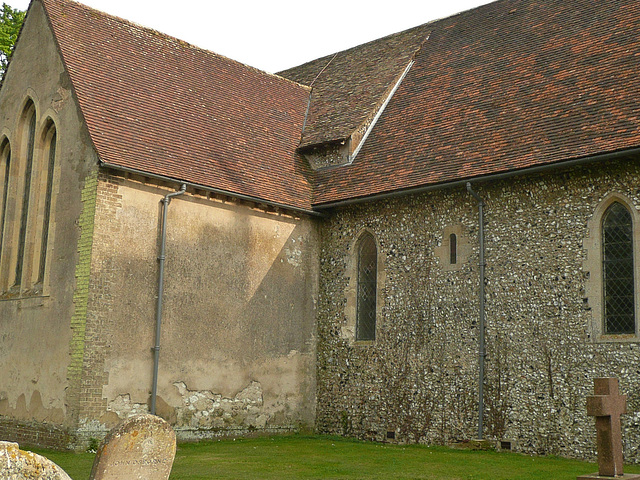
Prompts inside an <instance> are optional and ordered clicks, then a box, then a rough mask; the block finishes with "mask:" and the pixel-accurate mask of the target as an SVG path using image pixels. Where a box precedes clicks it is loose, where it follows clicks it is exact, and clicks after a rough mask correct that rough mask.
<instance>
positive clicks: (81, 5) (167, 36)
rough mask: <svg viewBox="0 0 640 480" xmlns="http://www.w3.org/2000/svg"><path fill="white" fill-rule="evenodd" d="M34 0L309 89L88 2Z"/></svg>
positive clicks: (75, 0)
mask: <svg viewBox="0 0 640 480" xmlns="http://www.w3.org/2000/svg"><path fill="white" fill-rule="evenodd" d="M34 1H40V2H42V4H43V6H44V7H45V10H47V4H48V3H52V2H55V3H58V4H61V5H63V4H65V3H67V4H75V5H76V6H77V7H79V8H81V9H83V10H86V11H90V12H95V13H97V14H99V15H101V16H102V17H105V18H111V19H113V20H116V21H118V22H120V23H123V24H126V25H129V26H131V27H134V28H139V29H141V30H144V31H146V32H148V33H150V34H152V35H155V36H158V37H160V38H164V39H166V40H168V41H171V42H173V43H176V44H178V45H180V46H181V47H183V48H185V49H193V50H197V51H200V52H202V53H206V54H209V55H213V56H216V57H218V58H220V59H224V60H227V61H230V62H232V63H235V64H237V65H241V66H242V67H244V68H246V69H248V70H253V71H254V72H256V73H259V74H263V75H266V76H270V77H276V78H277V79H278V80H284V81H287V82H289V83H293V84H296V85H298V86H300V87H302V88H304V89H305V90H308V88H309V87H308V86H307V85H303V84H301V83H298V82H295V81H293V80H289V79H288V78H285V77H282V76H280V75H278V74H276V73H271V72H267V71H265V70H261V69H259V68H256V67H253V66H251V65H248V64H246V63H243V62H240V61H238V60H235V59H233V58H230V57H227V56H226V55H222V54H221V53H218V52H214V51H213V50H209V49H208V48H204V47H200V46H198V45H195V44H193V43H190V42H187V41H186V40H182V39H181V38H178V37H176V36H173V35H170V34H168V33H164V32H161V31H160V30H156V29H155V28H152V27H148V26H145V25H143V24H141V23H138V22H134V21H131V20H127V19H126V18H123V17H120V16H118V15H114V14H111V13H107V12H105V11H102V10H98V9H97V8H93V7H90V6H89V5H86V4H84V3H82V2H79V1H77V0H34Z"/></svg>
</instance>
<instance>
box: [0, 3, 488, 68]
mask: <svg viewBox="0 0 640 480" xmlns="http://www.w3.org/2000/svg"><path fill="white" fill-rule="evenodd" d="M2 1H4V2H5V3H8V4H9V5H11V7H13V8H17V9H19V10H26V9H27V7H28V6H29V0H2ZM490 1H492V0H422V1H420V0H320V1H316V2H309V1H303V0H275V1H274V0H271V1H268V0H262V1H260V0H222V1H220V0H179V1H171V2H169V1H166V0H83V1H82V2H81V3H84V4H86V5H89V6H91V7H93V8H95V9H98V10H101V11H103V12H107V13H110V14H112V15H117V16H119V17H122V18H125V19H127V20H130V21H133V22H136V23H139V24H141V25H144V26H146V27H151V28H154V29H155V30H158V31H160V32H163V33H166V34H169V35H173V36H175V37H178V38H180V39H182V40H185V41H187V42H189V43H192V44H194V45H197V46H199V47H202V48H206V49H208V50H212V51H214V52H216V53H219V54H222V55H225V56H227V57H230V58H232V59H234V60H238V61H240V62H243V63H246V64H248V65H251V66H253V67H256V68H259V69H262V70H266V71H268V72H277V71H280V70H284V69H286V68H288V67H293V66H296V65H299V64H301V63H304V62H307V61H309V60H314V59H316V58H319V57H322V56H324V55H328V54H330V53H334V52H338V51H340V50H344V49H346V48H350V47H353V46H356V45H359V44H361V43H365V42H368V41H370V40H374V39H376V38H380V37H383V36H385V35H389V34H391V33H395V32H399V31H401V30H405V29H407V28H411V27H414V26H417V25H420V24H423V23H426V22H428V21H430V20H434V19H437V18H442V17H447V16H449V15H453V14H454V13H457V12H461V11H463V10H468V9H470V8H474V7H476V6H478V5H482V4H485V3H489V2H490ZM373 5H376V6H373Z"/></svg>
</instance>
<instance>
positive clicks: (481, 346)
mask: <svg viewBox="0 0 640 480" xmlns="http://www.w3.org/2000/svg"><path fill="white" fill-rule="evenodd" d="M467 191H468V192H469V193H470V194H471V195H473V198H475V199H476V200H477V201H478V217H479V219H478V224H479V226H478V241H479V243H480V262H479V264H480V314H479V316H480V320H479V325H478V329H479V335H478V365H479V374H478V439H479V440H482V438H483V417H484V360H485V357H486V355H487V354H486V352H485V345H484V267H485V261H484V201H483V200H482V198H481V197H480V195H478V194H477V193H476V192H474V191H473V188H471V183H470V182H467Z"/></svg>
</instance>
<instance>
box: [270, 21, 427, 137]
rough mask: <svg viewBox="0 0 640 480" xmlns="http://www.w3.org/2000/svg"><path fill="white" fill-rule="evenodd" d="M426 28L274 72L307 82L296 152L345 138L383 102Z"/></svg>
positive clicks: (398, 34) (395, 35)
mask: <svg viewBox="0 0 640 480" xmlns="http://www.w3.org/2000/svg"><path fill="white" fill-rule="evenodd" d="M429 29H430V25H429V24H426V25H421V26H419V27H415V28H412V29H410V30H406V31H403V32H400V33H396V34H393V35H389V36H387V37H384V38H380V39H378V40H374V41H373V42H369V43H365V44H363V45H359V46H357V47H354V48H351V49H349V50H345V51H343V52H338V53H336V54H335V55H329V56H327V57H322V58H319V59H317V60H313V61H311V62H308V63H305V64H303V65H300V66H298V67H294V68H291V69H288V70H285V71H282V72H279V73H278V75H281V76H283V77H285V78H289V79H291V80H293V81H296V82H298V83H301V84H303V85H311V84H312V83H313V94H312V97H311V99H312V101H311V104H310V108H309V116H308V119H307V124H306V127H305V131H304V135H303V137H302V141H301V143H300V147H302V148H304V147H309V146H312V145H318V144H323V143H327V142H332V141H340V140H344V139H346V138H348V137H349V136H350V135H351V134H352V133H353V132H354V131H355V130H356V129H357V128H358V127H360V125H362V124H363V123H364V122H365V121H366V120H367V119H368V117H370V116H371V115H372V114H373V113H375V110H376V109H377V107H378V106H379V105H380V104H381V103H382V101H384V99H385V97H386V95H385V93H387V92H388V91H389V90H390V89H391V88H392V87H393V85H394V84H395V83H396V81H397V80H398V78H399V77H400V75H401V74H402V72H403V71H404V69H405V68H406V66H407V65H408V64H409V62H410V60H411V57H412V56H413V55H414V54H415V53H416V51H417V50H418V49H419V48H420V45H421V44H422V43H423V42H424V40H425V39H426V38H427V36H428V34H429ZM316 77H317V79H316ZM314 79H315V82H314Z"/></svg>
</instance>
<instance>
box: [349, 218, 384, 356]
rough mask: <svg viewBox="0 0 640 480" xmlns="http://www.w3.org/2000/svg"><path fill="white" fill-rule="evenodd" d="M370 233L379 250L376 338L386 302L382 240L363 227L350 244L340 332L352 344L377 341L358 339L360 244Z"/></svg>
mask: <svg viewBox="0 0 640 480" xmlns="http://www.w3.org/2000/svg"><path fill="white" fill-rule="evenodd" d="M367 232H368V233H370V234H371V235H372V236H373V239H374V240H375V242H376V249H377V251H378V271H377V282H378V283H377V288H376V338H378V333H379V332H380V327H381V326H382V307H383V304H384V294H383V290H384V283H385V278H386V276H385V269H384V263H385V262H384V254H383V252H382V249H381V248H380V241H379V239H378V235H376V234H375V233H374V232H373V231H371V230H370V229H368V228H363V229H362V230H360V231H359V232H358V234H357V235H356V236H355V237H354V240H353V241H352V242H351V245H349V251H348V254H347V258H346V259H345V260H346V265H347V268H346V274H347V281H348V283H347V287H346V288H345V291H344V295H345V297H346V299H347V302H346V304H345V309H344V320H343V323H342V326H341V327H340V333H341V336H342V338H343V339H345V340H347V341H348V342H349V343H350V344H354V345H360V346H367V345H373V344H375V341H359V340H358V341H357V340H356V318H357V312H356V310H357V305H358V298H357V296H358V295H357V292H358V285H357V283H358V245H359V243H360V240H361V239H362V237H363V236H364V234H365V233H367Z"/></svg>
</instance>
